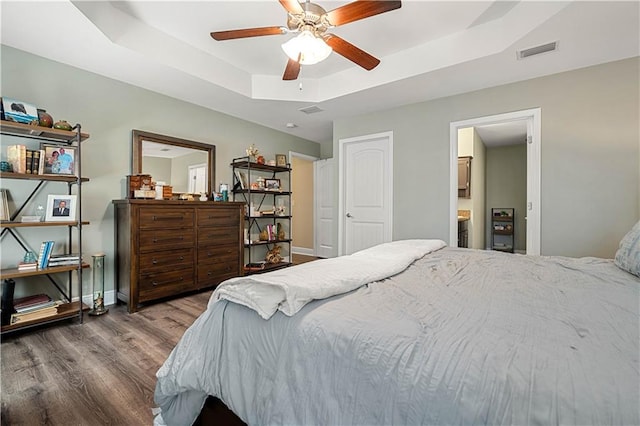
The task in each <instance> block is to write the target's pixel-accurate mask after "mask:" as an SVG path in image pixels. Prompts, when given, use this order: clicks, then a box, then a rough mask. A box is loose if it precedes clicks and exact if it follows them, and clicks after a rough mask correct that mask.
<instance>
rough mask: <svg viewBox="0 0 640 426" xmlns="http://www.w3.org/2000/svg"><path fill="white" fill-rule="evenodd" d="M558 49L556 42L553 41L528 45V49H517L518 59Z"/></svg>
mask: <svg viewBox="0 0 640 426" xmlns="http://www.w3.org/2000/svg"><path fill="white" fill-rule="evenodd" d="M556 50H558V42H557V41H553V42H551V43H547V44H541V45H540V46H535V47H530V48H529V49H522V50H518V51H517V55H518V59H524V58H528V57H530V56H534V55H539V54H541V53H547V52H553V51H556Z"/></svg>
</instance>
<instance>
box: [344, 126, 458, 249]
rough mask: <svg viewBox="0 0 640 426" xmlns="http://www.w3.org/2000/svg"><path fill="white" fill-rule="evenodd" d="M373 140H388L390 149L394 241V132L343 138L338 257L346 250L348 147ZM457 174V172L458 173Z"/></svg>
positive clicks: (390, 211)
mask: <svg viewBox="0 0 640 426" xmlns="http://www.w3.org/2000/svg"><path fill="white" fill-rule="evenodd" d="M372 139H386V140H387V144H388V148H389V157H388V158H386V161H387V164H388V167H389V175H388V177H387V183H388V185H389V204H390V205H389V206H387V218H388V220H389V229H390V233H391V240H392V241H393V131H391V130H390V131H387V132H381V133H373V134H369V135H362V136H355V137H351V138H343V139H339V140H338V152H339V155H338V256H342V255H343V254H344V250H345V237H346V235H345V227H346V223H345V220H346V216H345V214H346V212H345V199H344V197H345V175H346V173H345V167H346V164H345V158H346V151H347V146H348V145H350V144H354V143H364V142H365V141H367V140H372ZM456 173H457V172H456Z"/></svg>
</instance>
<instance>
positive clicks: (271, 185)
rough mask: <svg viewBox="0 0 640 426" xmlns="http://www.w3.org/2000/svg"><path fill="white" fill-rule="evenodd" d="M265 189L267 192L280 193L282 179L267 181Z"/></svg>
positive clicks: (265, 181)
mask: <svg viewBox="0 0 640 426" xmlns="http://www.w3.org/2000/svg"><path fill="white" fill-rule="evenodd" d="M264 189H266V190H267V191H280V179H265V180H264Z"/></svg>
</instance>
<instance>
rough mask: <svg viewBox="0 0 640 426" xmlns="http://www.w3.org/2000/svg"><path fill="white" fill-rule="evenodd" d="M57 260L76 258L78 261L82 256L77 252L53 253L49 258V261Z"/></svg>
mask: <svg viewBox="0 0 640 426" xmlns="http://www.w3.org/2000/svg"><path fill="white" fill-rule="evenodd" d="M57 260H75V261H76V262H77V261H78V260H80V256H79V255H77V254H52V255H51V257H50V258H49V262H53V261H57Z"/></svg>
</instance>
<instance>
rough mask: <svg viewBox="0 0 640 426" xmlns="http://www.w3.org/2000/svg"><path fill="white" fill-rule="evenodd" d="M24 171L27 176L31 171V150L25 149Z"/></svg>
mask: <svg viewBox="0 0 640 426" xmlns="http://www.w3.org/2000/svg"><path fill="white" fill-rule="evenodd" d="M25 155H26V156H25V169H24V172H25V173H27V174H31V172H32V171H33V150H32V149H25Z"/></svg>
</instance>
